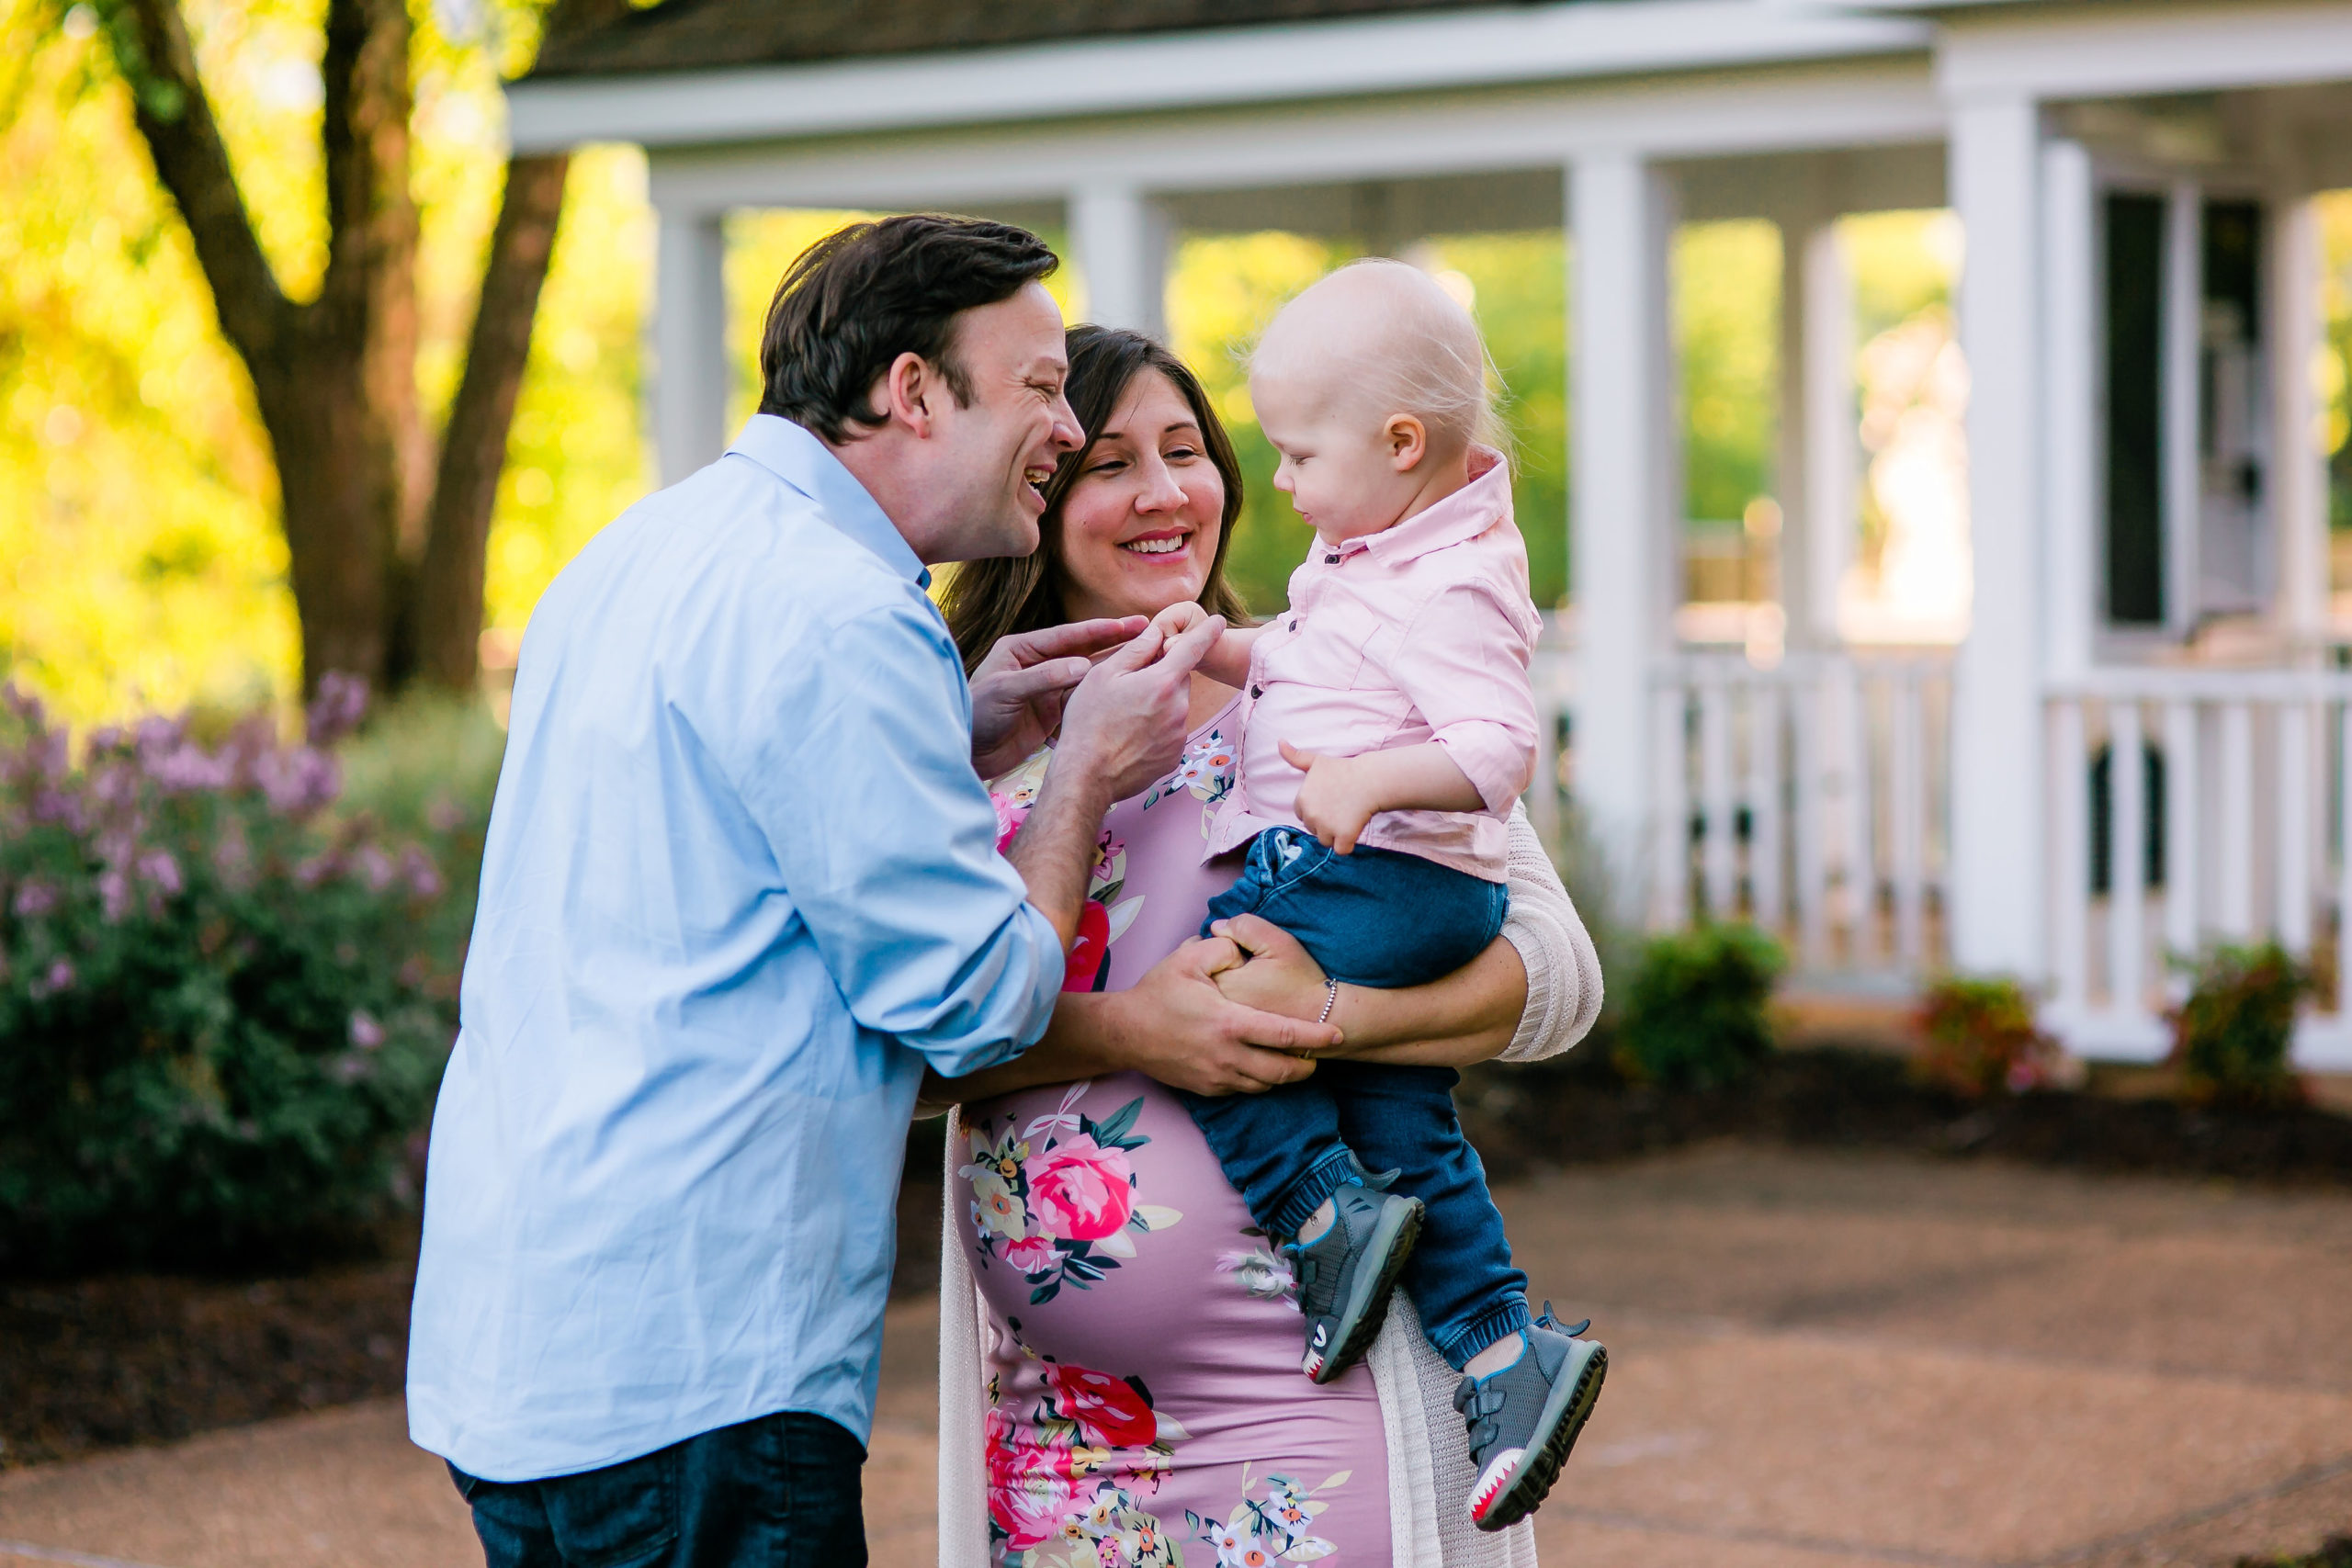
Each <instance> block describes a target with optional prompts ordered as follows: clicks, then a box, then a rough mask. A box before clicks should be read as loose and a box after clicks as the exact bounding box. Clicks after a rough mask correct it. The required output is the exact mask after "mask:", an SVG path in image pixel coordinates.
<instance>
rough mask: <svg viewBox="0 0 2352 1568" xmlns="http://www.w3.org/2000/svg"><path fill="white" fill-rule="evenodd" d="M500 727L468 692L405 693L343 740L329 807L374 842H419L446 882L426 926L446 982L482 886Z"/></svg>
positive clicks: (501, 744)
mask: <svg viewBox="0 0 2352 1568" xmlns="http://www.w3.org/2000/svg"><path fill="white" fill-rule="evenodd" d="M505 754H506V732H505V731H504V730H503V729H501V728H499V727H498V721H497V720H496V719H494V718H492V716H491V715H490V709H489V708H488V707H487V706H486V705H484V704H483V703H482V702H481V699H479V698H476V697H459V696H454V695H451V694H447V693H442V692H433V691H421V692H413V693H410V694H407V695H405V696H402V697H401V698H400V699H399V700H398V701H396V702H393V703H390V704H387V705H385V706H384V707H382V708H380V709H379V710H378V711H377V712H376V713H374V714H371V715H370V716H368V725H367V728H364V729H362V730H361V731H360V732H359V733H358V734H356V735H355V736H353V737H352V738H351V739H348V740H346V741H345V742H344V744H343V745H342V747H341V748H340V749H339V750H338V751H337V753H336V755H337V757H338V759H339V760H340V761H342V763H343V797H342V800H341V802H340V803H339V807H338V809H339V811H340V812H341V813H342V814H343V815H345V817H349V818H356V819H360V820H364V821H365V822H367V823H368V824H369V825H370V826H371V827H372V828H373V829H374V830H375V831H376V833H377V835H378V836H379V837H380V838H384V839H389V840H396V841H404V842H413V843H417V844H421V845H423V846H424V848H425V849H426V850H427V851H429V852H431V854H432V856H433V859H434V863H435V864H436V865H438V866H439V867H440V869H441V874H442V875H443V877H445V878H446V879H447V882H448V892H447V896H446V897H441V898H438V899H435V901H434V904H433V907H432V908H431V910H430V911H429V912H428V918H427V921H426V926H425V933H424V943H425V950H426V951H427V952H428V953H430V954H431V955H432V958H433V966H434V969H435V973H436V975H439V976H447V977H448V978H450V979H454V978H455V977H456V976H457V974H458V970H459V969H460V968H461V967H463V965H464V963H465V951H466V939H467V936H468V935H469V932H470V931H471V930H472V928H473V918H474V905H475V902H476V900H477V897H478V896H479V894H480V892H481V852H482V840H483V838H484V836H485V835H486V833H487V832H488V830H489V828H490V801H491V796H492V794H493V793H494V792H495V790H496V789H497V787H498V764H499V762H500V761H502V760H503V758H504V756H505Z"/></svg>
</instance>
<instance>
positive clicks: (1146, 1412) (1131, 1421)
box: [1046, 1365, 1159, 1449]
mask: <svg viewBox="0 0 2352 1568" xmlns="http://www.w3.org/2000/svg"><path fill="white" fill-rule="evenodd" d="M1046 1382H1048V1383H1050V1384H1051V1385H1052V1386H1053V1390H1054V1393H1056V1394H1057V1396H1058V1398H1057V1404H1059V1405H1060V1406H1061V1412H1062V1414H1063V1415H1064V1416H1068V1417H1069V1418H1070V1419H1071V1420H1073V1421H1075V1422H1077V1423H1078V1426H1079V1430H1080V1432H1081V1433H1082V1434H1083V1435H1084V1436H1085V1437H1086V1438H1087V1440H1088V1441H1090V1442H1092V1443H1096V1444H1099V1445H1100V1446H1102V1447H1103V1448H1122V1449H1139V1448H1142V1447H1144V1446H1145V1445H1147V1444H1148V1443H1151V1442H1154V1441H1156V1440H1158V1438H1159V1421H1158V1419H1157V1418H1156V1417H1154V1416H1153V1415H1152V1413H1151V1405H1150V1404H1148V1402H1147V1401H1146V1400H1145V1399H1144V1396H1143V1395H1142V1394H1141V1393H1137V1392H1136V1387H1135V1385H1134V1384H1133V1383H1130V1382H1126V1381H1125V1380H1124V1379H1121V1378H1114V1377H1113V1376H1112V1375H1111V1374H1110V1373H1108V1372H1097V1371H1089V1370H1088V1369H1086V1368H1084V1367H1073V1366H1069V1365H1057V1366H1052V1367H1048V1368H1047V1369H1046Z"/></svg>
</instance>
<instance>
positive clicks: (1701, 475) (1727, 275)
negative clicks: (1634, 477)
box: [1674, 219, 1781, 521]
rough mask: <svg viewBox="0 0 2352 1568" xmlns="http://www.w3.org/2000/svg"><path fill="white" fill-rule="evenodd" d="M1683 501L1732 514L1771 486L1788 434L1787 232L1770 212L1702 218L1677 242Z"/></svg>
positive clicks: (1692, 512)
mask: <svg viewBox="0 0 2352 1568" xmlns="http://www.w3.org/2000/svg"><path fill="white" fill-rule="evenodd" d="M1674 316H1675V340H1676V344H1677V345H1678V347H1679V351H1680V358H1681V362H1682V363H1681V380H1682V410H1683V414H1682V436H1683V441H1684V447H1683V473H1684V479H1683V485H1684V492H1685V493H1684V501H1683V509H1682V514H1683V515H1684V516H1685V517H1689V518H1697V519H1713V520H1716V521H1724V520H1728V519H1731V518H1736V517H1740V516H1743V515H1745V513H1747V503H1748V502H1751V501H1753V500H1755V499H1756V498H1757V497H1758V496H1759V495H1765V494H1769V493H1770V491H1771V489H1772V469H1773V467H1774V463H1773V446H1774V444H1775V443H1776V442H1777V441H1778V440H1779V434H1778V432H1779V429H1780V423H1779V420H1778V418H1777V415H1776V411H1777V410H1778V408H1779V406H1780V395H1779V393H1780V389H1779V385H1778V382H1779V378H1780V364H1781V352H1780V350H1781V236H1780V231H1779V230H1778V229H1777V228H1775V227H1774V226H1773V225H1772V224H1770V223H1768V222H1765V221H1764V220H1761V219H1749V220H1740V221H1736V222H1727V223H1693V224H1690V225H1687V226H1685V227H1684V228H1683V230H1682V231H1681V232H1679V234H1677V235H1676V236H1675V241H1674Z"/></svg>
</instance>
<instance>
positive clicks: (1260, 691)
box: [1250, 686, 1266, 697]
mask: <svg viewBox="0 0 2352 1568" xmlns="http://www.w3.org/2000/svg"><path fill="white" fill-rule="evenodd" d="M1265 694H1266V688H1265V687H1263V686H1252V687H1250V695H1251V696H1253V697H1262V696H1264V695H1265Z"/></svg>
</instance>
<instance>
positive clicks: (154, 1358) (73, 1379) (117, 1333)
mask: <svg viewBox="0 0 2352 1568" xmlns="http://www.w3.org/2000/svg"><path fill="white" fill-rule="evenodd" d="M942 1125H943V1124H942V1123H939V1122H932V1123H930V1124H929V1129H930V1130H929V1132H928V1134H927V1137H928V1143H927V1145H925V1144H923V1143H922V1142H921V1140H922V1139H923V1138H925V1136H926V1134H925V1131H924V1129H923V1127H922V1126H921V1125H919V1126H918V1127H917V1129H916V1139H915V1141H913V1142H911V1143H910V1149H909V1153H908V1173H907V1181H906V1185H905V1188H904V1190H903V1191H902V1193H901V1197H900V1201H899V1255H900V1256H899V1271H898V1276H897V1278H896V1279H895V1280H893V1282H892V1291H893V1293H894V1294H910V1293H913V1294H920V1293H922V1292H927V1291H931V1290H935V1289H936V1288H937V1287H938V1284H939V1138H940V1129H941V1127H942ZM374 1246H375V1250H376V1251H377V1252H378V1253H379V1255H380V1256H379V1258H377V1259H376V1260H375V1261H372V1262H360V1263H348V1264H344V1265H340V1266H337V1267H333V1268H328V1269H321V1270H318V1271H316V1272H313V1273H311V1274H307V1275H303V1276H300V1277H298V1278H292V1279H282V1278H272V1279H203V1278H189V1277H186V1276H178V1275H168V1274H112V1275H101V1276H99V1277H97V1278H95V1279H87V1280H49V1281H40V1280H35V1281H17V1280H6V1281H0V1470H9V1469H14V1468H17V1467H18V1466H23V1465H28V1464H46V1463H50V1462H51V1461H57V1460H63V1459H74V1458H78V1457H80V1456H82V1455H85V1454H89V1453H95V1452H98V1451H100V1450H107V1449H119V1448H128V1447H131V1446H134V1445H137V1444H143V1443H162V1442H170V1441H172V1440H174V1439H175V1438H186V1437H192V1436H194V1435H195V1434H196V1433H198V1432H206V1431H211V1430H214V1429H216V1428H219V1427H238V1426H243V1425H244V1424H245V1423H247V1422H251V1421H263V1420H267V1419H269V1418H270V1417H272V1416H294V1415H299V1414H300V1413H301V1412H303V1411H305V1410H318V1409H323V1408H325V1407H326V1406H328V1405H334V1404H352V1403H354V1402H356V1401H358V1400H363V1399H376V1398H381V1397H383V1396H386V1395H390V1394H397V1393H400V1392H401V1385H402V1382H404V1380H405V1378H406V1376H407V1369H408V1309H409V1297H410V1295H411V1294H412V1293H413V1292H414V1290H415V1288H416V1262H415V1258H416V1232H415V1229H414V1227H413V1225H411V1226H407V1227H403V1228H400V1229H395V1230H393V1231H390V1232H389V1233H388V1234H387V1235H385V1236H383V1237H382V1238H380V1239H379V1240H378V1241H376V1243H375V1244H374Z"/></svg>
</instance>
